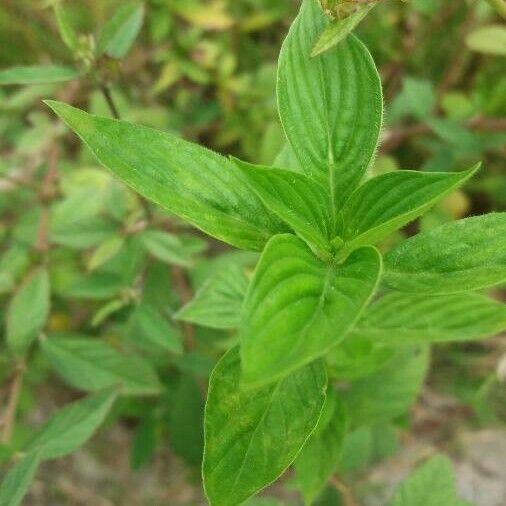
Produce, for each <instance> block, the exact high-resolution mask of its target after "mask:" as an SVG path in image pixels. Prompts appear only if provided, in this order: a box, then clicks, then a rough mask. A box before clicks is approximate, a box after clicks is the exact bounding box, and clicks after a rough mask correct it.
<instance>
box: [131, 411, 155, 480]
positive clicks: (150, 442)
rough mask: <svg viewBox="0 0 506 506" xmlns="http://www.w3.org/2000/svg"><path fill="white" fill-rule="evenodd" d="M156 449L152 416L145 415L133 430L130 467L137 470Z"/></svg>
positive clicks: (149, 459)
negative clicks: (134, 430)
mask: <svg viewBox="0 0 506 506" xmlns="http://www.w3.org/2000/svg"><path fill="white" fill-rule="evenodd" d="M155 450H156V423H155V420H153V417H152V416H150V415H148V416H146V417H145V418H144V419H143V421H142V422H141V424H140V425H139V427H138V428H137V430H136V432H135V436H134V439H133V442H132V449H131V452H130V463H131V466H132V469H134V470H138V469H140V468H142V467H144V466H145V465H146V464H147V463H149V462H150V461H151V460H152V459H153V456H154V454H155Z"/></svg>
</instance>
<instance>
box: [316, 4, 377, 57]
mask: <svg viewBox="0 0 506 506" xmlns="http://www.w3.org/2000/svg"><path fill="white" fill-rule="evenodd" d="M375 5H376V2H371V3H369V4H362V5H357V7H356V11H355V12H353V14H351V15H349V16H346V17H345V18H343V19H335V20H333V21H331V23H330V24H329V25H328V26H327V28H325V30H324V31H323V33H322V34H321V35H320V37H319V38H318V40H317V41H316V43H315V45H314V46H313V49H312V51H311V56H313V57H315V56H318V55H319V54H321V53H324V52H325V51H328V50H329V49H331V48H333V47H334V46H336V45H337V44H339V42H341V41H342V40H343V39H344V38H345V37H346V36H347V35H348V34H349V33H350V32H351V31H352V30H353V29H354V28H355V27H356V26H357V25H358V24H359V23H360V22H361V21H362V20H363V19H364V18H365V17H366V16H367V14H368V13H369V11H370V10H371V9H372V8H373V7H374V6H375Z"/></svg>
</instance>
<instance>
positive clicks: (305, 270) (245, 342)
mask: <svg viewBox="0 0 506 506" xmlns="http://www.w3.org/2000/svg"><path fill="white" fill-rule="evenodd" d="M380 272H381V257H380V254H379V253H378V251H377V250H376V249H374V248H370V247H367V248H361V249H359V250H356V251H354V252H353V253H352V254H351V255H350V256H349V257H348V258H347V259H346V261H345V262H343V263H341V264H340V263H336V262H333V263H329V264H327V263H324V262H322V261H320V260H319V259H318V258H317V257H316V256H315V255H314V254H313V252H312V251H311V250H310V249H309V248H308V247H307V246H306V244H305V243H304V242H303V241H302V240H300V239H299V238H297V237H295V236H293V235H279V236H276V237H274V238H272V239H271V240H270V241H269V243H268V244H267V246H266V248H265V250H264V253H263V254H262V257H261V259H260V261H259V263H258V266H257V268H256V271H255V274H254V276H253V279H252V281H251V284H250V287H249V289H248V292H247V295H246V300H245V301H244V306H243V315H242V325H241V358H242V367H243V372H244V382H245V383H246V384H249V385H252V386H253V385H261V384H267V383H269V382H272V381H274V380H276V379H279V378H282V377H283V376H286V375H287V374H288V373H290V372H292V371H294V370H295V369H297V368H299V367H301V366H303V365H305V364H308V363H309V362H311V361H313V360H315V359H316V358H318V357H321V356H323V355H324V354H325V353H326V352H327V351H329V350H330V349H331V348H332V347H333V346H334V345H336V344H337V343H338V342H339V341H340V340H341V339H342V338H343V337H344V336H345V335H346V333H347V332H348V330H349V329H350V328H351V326H352V325H353V324H354V323H355V321H356V320H357V319H358V317H359V316H360V314H361V312H362V310H363V309H364V307H365V306H366V305H367V303H368V302H369V299H370V297H371V296H372V294H373V292H374V290H375V288H376V284H377V282H378V279H379V276H380Z"/></svg>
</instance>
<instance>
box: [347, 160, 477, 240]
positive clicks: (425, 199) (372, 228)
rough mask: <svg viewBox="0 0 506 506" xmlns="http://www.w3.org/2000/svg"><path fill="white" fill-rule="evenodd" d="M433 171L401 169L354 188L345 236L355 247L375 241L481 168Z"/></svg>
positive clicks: (426, 207) (399, 226) (416, 214)
mask: <svg viewBox="0 0 506 506" xmlns="http://www.w3.org/2000/svg"><path fill="white" fill-rule="evenodd" d="M478 167H479V166H476V167H474V168H472V169H470V170H468V171H465V172H456V173H437V172H434V173H430V172H425V173H424V172H417V171H411V170H402V171H396V172H390V173H388V174H383V175H381V176H378V177H375V178H373V179H370V180H369V181H367V182H366V183H365V184H363V185H362V186H361V187H360V188H358V189H357V190H355V191H354V192H353V194H352V195H351V197H350V198H349V200H348V201H347V202H346V204H345V206H344V209H343V222H344V226H345V229H344V231H343V234H342V238H343V239H344V240H345V241H346V242H349V244H348V245H347V247H348V248H350V249H354V248H357V247H359V246H362V245H366V244H374V243H375V242H377V241H378V240H380V239H382V238H383V237H385V236H387V235H388V234H390V233H391V232H394V231H395V230H397V229H399V228H401V227H402V226H404V225H406V223H409V222H410V221H412V220H414V219H415V218H418V217H419V216H421V215H422V214H424V213H425V212H426V211H427V210H428V209H429V208H430V207H432V206H433V205H434V204H435V203H436V202H437V201H438V200H439V199H441V198H442V197H444V196H445V195H447V194H448V193H449V192H451V191H452V190H454V189H456V188H458V187H459V186H461V185H462V184H463V183H465V182H466V181H467V180H468V179H469V178H470V177H472V176H473V174H474V173H475V172H476V171H477V170H478Z"/></svg>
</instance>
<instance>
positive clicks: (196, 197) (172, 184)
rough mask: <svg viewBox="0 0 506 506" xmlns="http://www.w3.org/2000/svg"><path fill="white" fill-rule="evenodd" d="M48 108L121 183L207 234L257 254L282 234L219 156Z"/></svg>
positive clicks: (56, 106) (62, 107)
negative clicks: (268, 241) (274, 235)
mask: <svg viewBox="0 0 506 506" xmlns="http://www.w3.org/2000/svg"><path fill="white" fill-rule="evenodd" d="M46 103H47V104H48V105H49V106H50V107H51V108H52V109H53V111H54V112H55V113H56V114H57V115H58V116H60V117H61V118H62V119H63V120H64V121H65V122H66V123H67V124H68V125H69V126H70V128H72V129H73V130H74V131H75V132H76V133H77V134H78V135H79V137H80V138H81V139H82V140H83V141H84V143H85V144H87V145H88V147H89V148H90V149H91V151H92V152H93V153H94V154H95V156H96V157H97V158H98V160H99V161H100V162H101V163H102V164H103V165H104V166H105V167H107V168H108V169H109V170H111V171H112V172H113V173H114V174H115V175H116V176H117V177H118V178H119V179H121V180H122V181H123V182H124V183H126V184H127V185H128V186H130V187H132V188H133V189H134V190H136V191H137V192H139V193H140V194H141V195H143V196H144V197H146V198H147V199H149V200H151V201H153V202H155V203H157V204H158V205H160V206H161V207H163V208H164V209H166V210H167V211H169V212H171V213H174V214H176V215H178V216H180V217H181V218H183V219H185V220H186V221H188V222H190V223H191V224H193V225H194V226H196V227H198V228H200V229H201V230H203V231H204V232H206V233H207V234H209V235H211V236H213V237H216V238H218V239H220V240H222V241H225V242H228V243H229V244H232V245H233V246H236V247H238V248H242V249H252V250H261V249H262V248H263V246H264V244H265V242H266V241H267V240H268V239H269V237H271V236H272V235H273V234H275V233H277V232H279V231H283V230H285V227H284V226H283V225H282V224H281V222H279V221H278V220H277V219H274V218H273V217H272V216H271V213H268V212H267V210H266V209H265V207H264V205H263V204H262V202H261V201H260V200H259V199H258V198H257V197H255V196H254V195H251V192H249V191H248V187H247V182H246V181H245V179H244V177H243V176H242V174H241V173H240V172H239V170H238V169H237V168H236V167H235V165H234V164H233V163H232V162H230V161H228V160H227V159H225V158H223V157H221V156H220V155H218V154H216V153H214V152H212V151H210V150H207V149H205V148H202V147H200V146H197V145H195V144H192V143H190V142H187V141H184V140H182V139H178V138H177V137H174V136H172V135H170V134H166V133H163V132H160V131H156V130H153V129H151V128H147V127H143V126H139V125H134V124H131V123H128V122H125V121H117V120H111V119H108V118H102V117H99V116H93V115H91V114H87V113H85V112H84V111H80V110H79V109H75V108H73V107H71V106H69V105H67V104H63V103H61V102H54V101H46Z"/></svg>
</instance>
